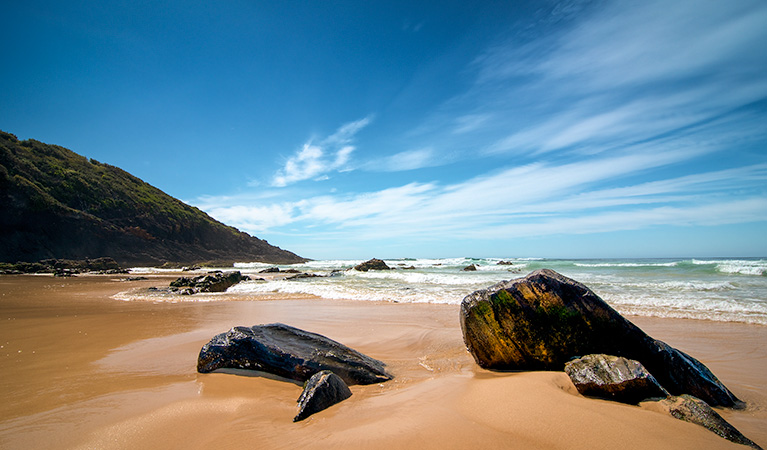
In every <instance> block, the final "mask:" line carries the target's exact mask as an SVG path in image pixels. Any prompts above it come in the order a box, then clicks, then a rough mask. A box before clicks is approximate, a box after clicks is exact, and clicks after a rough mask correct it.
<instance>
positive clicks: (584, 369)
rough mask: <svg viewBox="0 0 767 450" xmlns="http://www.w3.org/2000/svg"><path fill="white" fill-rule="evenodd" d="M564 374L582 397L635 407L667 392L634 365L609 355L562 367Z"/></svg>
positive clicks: (644, 371) (639, 365) (584, 359)
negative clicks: (628, 404)
mask: <svg viewBox="0 0 767 450" xmlns="http://www.w3.org/2000/svg"><path fill="white" fill-rule="evenodd" d="M565 373H567V375H568V376H569V377H570V380H571V381H572V382H573V384H574V385H575V388H576V389H578V392H580V393H581V394H582V395H586V396H590V397H599V398H603V399H606V400H614V401H617V402H622V403H630V404H637V403H639V402H641V401H642V400H645V399H648V398H652V397H666V396H668V392H666V390H665V389H663V387H661V385H660V384H658V381H657V380H656V379H655V377H653V376H652V375H651V374H650V372H648V371H647V369H645V368H644V366H642V364H640V363H639V362H637V361H634V360H631V359H626V358H621V357H618V356H611V355H602V354H598V355H586V356H584V357H582V358H578V359H574V360H572V361H569V362H567V363H566V364H565Z"/></svg>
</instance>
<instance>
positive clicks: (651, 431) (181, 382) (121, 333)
mask: <svg viewBox="0 0 767 450" xmlns="http://www.w3.org/2000/svg"><path fill="white" fill-rule="evenodd" d="M173 278H174V276H172V275H154V276H149V279H148V280H145V281H133V282H126V281H120V277H119V276H103V275H101V276H95V275H94V276H79V277H76V278H53V277H50V276H43V275H40V276H3V277H0V321H1V322H2V326H0V346H1V348H0V357H2V365H1V366H0V393H2V396H3V399H4V401H3V402H2V404H1V406H0V448H3V449H29V448H35V449H45V448H56V449H61V448H90V449H97V448H98V449H112V448H114V449H118V448H125V449H136V448H158V449H159V448H250V447H258V448H296V447H304V448H387V449H391V448H419V449H424V448H481V447H486V448H512V449H517V448H518V449H539V448H540V449H581V448H582V449H587V448H588V449H613V448H623V449H648V448H653V449H654V448H675V449H685V448H689V449H696V450H699V449H702V448H706V449H718V448H722V449H725V448H731V449H736V448H746V447H743V446H738V445H736V444H733V443H730V442H728V441H726V440H724V439H722V438H720V437H718V436H716V435H714V434H713V433H711V432H709V431H707V430H705V429H704V428H702V427H699V426H696V425H691V424H688V423H685V422H681V421H678V420H676V419H673V418H671V417H669V416H665V415H663V414H659V413H657V412H654V411H650V410H647V409H643V408H641V407H637V406H629V405H623V404H618V403H613V402H608V401H602V400H595V399H590V398H585V397H582V396H580V395H579V394H578V393H577V391H576V390H575V388H574V387H573V385H572V384H571V383H570V381H569V379H568V377H567V376H566V375H565V374H564V373H563V372H525V373H497V372H489V371H486V370H483V369H481V368H479V367H478V366H477V365H476V364H475V363H474V361H473V360H472V358H471V356H470V355H469V354H468V352H467V351H466V350H465V347H464V344H463V340H462V337H461V330H460V326H459V322H458V307H457V306H456V305H440V304H412V303H391V302H363V301H344V300H322V299H316V298H310V297H307V296H303V297H301V296H292V297H291V296H282V297H274V298H268V299H257V298H254V297H249V296H242V297H237V298H236V299H235V300H232V299H231V298H232V297H231V296H228V297H227V298H228V300H227V301H220V300H219V301H215V299H216V297H211V298H210V299H212V300H214V301H180V302H177V303H170V302H153V301H122V300H118V299H115V298H113V296H114V295H115V294H117V293H118V292H121V291H126V290H129V289H139V288H146V287H149V286H167V284H168V282H169V281H170V280H172V279H173ZM179 300H194V298H181V297H180V298H179ZM630 319H631V320H632V321H633V322H634V323H636V324H637V325H639V326H640V327H641V328H642V329H644V330H645V331H646V332H647V333H649V334H650V335H652V336H653V337H655V338H658V339H661V340H664V341H666V342H668V343H669V344H671V345H673V346H675V347H677V348H679V349H681V350H683V351H685V352H687V353H689V354H691V355H693V356H695V357H696V358H698V359H699V360H701V361H702V362H703V363H705V364H706V365H707V366H708V367H709V368H710V369H711V370H712V371H713V372H714V373H715V374H716V375H717V376H718V377H719V378H720V380H722V381H723V382H724V383H725V384H726V385H727V386H728V387H729V388H730V389H731V390H732V391H733V392H734V393H735V394H736V395H737V396H738V397H740V398H741V399H742V400H745V401H746V402H747V403H748V407H747V408H746V409H745V410H739V411H734V410H728V409H721V408H720V409H718V411H719V412H720V414H721V415H722V416H723V417H725V418H726V419H727V420H728V421H730V423H732V424H733V425H734V426H735V427H737V428H738V429H739V430H740V431H741V432H742V433H743V434H744V435H746V436H747V437H749V438H750V439H752V440H753V441H754V442H756V443H757V444H759V445H761V446H763V447H767V377H766V376H765V375H764V374H765V373H767V347H765V345H764V342H767V327H764V326H760V325H746V324H739V323H726V322H711V321H700V320H683V319H657V318H647V317H630ZM272 322H283V323H286V324H289V325H292V326H295V327H299V328H303V329H306V330H308V331H313V332H316V333H320V334H323V335H326V336H328V337H330V338H332V339H335V340H337V341H340V342H342V343H344V344H346V345H348V346H350V347H352V348H355V349H357V350H359V351H361V352H363V353H365V354H367V355H370V356H372V357H374V358H376V359H380V360H382V361H384V362H386V363H387V365H388V368H389V370H390V372H391V373H392V374H394V376H395V379H394V380H393V381H390V382H387V383H383V384H380V385H370V386H352V387H351V389H352V392H353V396H352V397H351V398H350V399H348V400H347V401H344V402H343V403H340V404H338V405H335V406H333V407H331V408H330V409H328V410H325V411H323V412H321V413H319V414H317V415H315V416H312V417H311V418H309V419H307V420H305V421H303V422H300V423H293V422H292V418H293V416H294V415H295V413H296V403H295V402H296V399H297V398H298V396H299V394H300V393H301V386H300V385H298V384H296V383H293V382H288V381H285V380H279V379H275V378H274V377H269V376H258V375H256V376H254V375H253V374H248V373H243V372H239V373H234V371H232V372H230V373H213V374H198V373H197V372H196V369H195V368H196V362H197V355H198V353H199V350H200V348H201V347H202V345H203V344H205V343H206V342H207V341H208V340H209V339H210V338H211V337H212V336H214V335H215V334H218V333H221V332H224V331H226V330H228V329H229V328H231V327H232V326H236V325H255V324H260V323H272Z"/></svg>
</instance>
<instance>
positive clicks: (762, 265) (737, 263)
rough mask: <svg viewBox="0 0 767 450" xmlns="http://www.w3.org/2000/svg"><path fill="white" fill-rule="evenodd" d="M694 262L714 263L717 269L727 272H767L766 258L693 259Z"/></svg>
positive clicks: (749, 273) (747, 273) (751, 273)
mask: <svg viewBox="0 0 767 450" xmlns="http://www.w3.org/2000/svg"><path fill="white" fill-rule="evenodd" d="M692 263H693V264H695V265H712V266H714V268H715V269H716V270H717V271H719V272H722V273H727V274H740V275H756V276H762V275H765V274H766V273H767V260H764V259H760V260H738V259H732V260H711V261H707V260H697V259H693V260H692Z"/></svg>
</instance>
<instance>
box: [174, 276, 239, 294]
mask: <svg viewBox="0 0 767 450" xmlns="http://www.w3.org/2000/svg"><path fill="white" fill-rule="evenodd" d="M245 280H250V277H248V276H247V275H242V273H240V271H234V272H221V271H215V272H210V273H208V274H206V275H200V276H197V277H192V278H188V277H180V278H176V279H175V280H174V281H171V282H170V290H171V291H173V292H178V293H179V294H182V295H192V294H196V293H198V292H224V291H226V290H227V289H229V288H230V287H232V286H234V285H235V284H237V283H239V282H240V281H245Z"/></svg>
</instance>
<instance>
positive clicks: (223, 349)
mask: <svg viewBox="0 0 767 450" xmlns="http://www.w3.org/2000/svg"><path fill="white" fill-rule="evenodd" d="M385 367H386V364H384V363H383V362H381V361H379V360H377V359H373V358H371V357H369V356H367V355H364V354H362V353H360V352H358V351H356V350H354V349H351V348H349V347H347V346H345V345H343V344H341V343H339V342H336V341H334V340H332V339H328V338H327V337H325V336H322V335H320V334H316V333H310V332H308V331H304V330H300V329H298V328H294V327H291V326H288V325H285V324H281V323H274V324H269V325H255V326H252V327H234V328H232V329H231V330H229V331H227V332H226V333H221V334H219V335H216V336H215V337H213V339H211V340H210V342H208V343H207V344H205V345H204V346H203V347H202V349H201V350H200V356H199V358H198V359H197V371H198V372H200V373H208V372H212V371H214V370H217V369H246V370H259V371H263V372H268V373H271V374H274V375H279V376H281V377H284V378H290V379H293V380H298V381H306V380H308V379H309V378H311V377H312V375H314V374H316V373H317V372H320V371H323V370H330V371H332V372H333V373H335V374H336V375H338V376H339V377H341V379H343V380H344V382H346V384H350V385H351V384H373V383H380V382H382V381H387V380H390V379H392V376H391V375H390V374H388V373H387V372H386V368H385Z"/></svg>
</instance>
